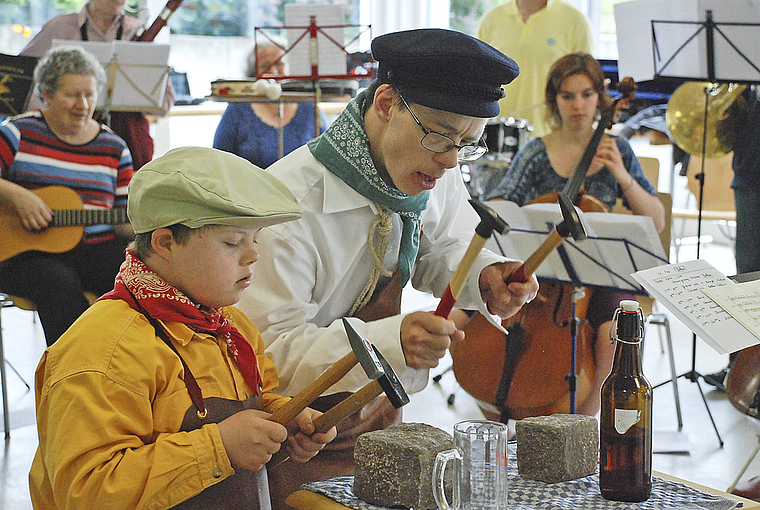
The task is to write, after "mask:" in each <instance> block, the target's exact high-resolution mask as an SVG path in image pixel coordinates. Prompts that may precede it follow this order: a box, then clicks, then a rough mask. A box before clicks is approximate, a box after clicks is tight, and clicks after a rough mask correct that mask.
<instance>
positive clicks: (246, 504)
mask: <svg viewBox="0 0 760 510" xmlns="http://www.w3.org/2000/svg"><path fill="white" fill-rule="evenodd" d="M203 403H204V404H205V405H206V411H207V414H206V417H205V418H204V419H203V420H201V419H200V418H199V417H198V408H197V407H195V405H193V406H191V407H190V409H188V410H187V412H186V413H185V417H184V419H183V420H182V426H181V427H180V431H181V432H189V431H191V430H196V429H199V428H201V427H202V426H204V425H207V424H209V423H219V422H220V421H223V420H226V419H227V418H229V417H230V416H232V415H233V414H235V413H238V412H240V411H243V410H245V409H261V397H258V396H254V397H251V398H249V399H248V400H228V399H224V398H217V397H209V398H204V399H203ZM284 446H285V445H284V444H283V447H284ZM172 508H173V509H176V510H212V509H219V510H270V509H271V504H270V500H269V488H268V487H267V468H266V466H264V467H262V468H261V469H259V470H258V471H250V470H247V469H236V470H235V474H234V475H232V476H230V477H228V478H225V479H224V480H222V481H221V482H219V483H216V484H214V485H212V486H211V487H208V488H206V489H205V490H204V491H203V492H201V493H200V494H198V495H196V496H193V497H192V498H190V499H188V500H187V501H184V502H182V503H180V504H179V505H177V506H174V507H172Z"/></svg>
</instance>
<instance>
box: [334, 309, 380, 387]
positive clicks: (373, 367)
mask: <svg viewBox="0 0 760 510" xmlns="http://www.w3.org/2000/svg"><path fill="white" fill-rule="evenodd" d="M343 329H345V330H346V336H347V337H348V343H350V344H351V349H352V350H353V351H354V354H356V359H357V361H358V362H359V364H360V365H361V367H362V368H363V369H364V373H366V374H367V377H369V378H370V379H371V380H373V381H374V380H375V379H377V378H379V377H380V376H382V375H383V373H384V370H383V365H382V363H381V362H380V359H379V358H378V356H377V353H376V352H375V349H373V348H372V344H371V343H369V340H367V338H366V337H365V336H364V335H363V334H362V332H361V331H359V330H358V329H356V328H354V327H353V326H352V325H351V323H350V322H349V321H348V319H346V318H345V317H343Z"/></svg>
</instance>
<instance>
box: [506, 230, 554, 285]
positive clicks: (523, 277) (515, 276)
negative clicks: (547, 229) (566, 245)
mask: <svg viewBox="0 0 760 510" xmlns="http://www.w3.org/2000/svg"><path fill="white" fill-rule="evenodd" d="M562 240H563V238H562V236H561V235H560V234H559V232H557V229H556V228H555V229H554V230H552V232H551V233H550V234H549V235H548V236H547V237H546V239H544V242H543V243H541V246H539V247H538V248H537V249H536V251H534V252H533V253H532V254H531V255H530V257H528V258H527V259H526V260H525V262H523V264H522V265H521V266H520V267H518V268H517V269H515V270H514V271H513V272H512V274H511V275H509V278H507V280H506V282H507V283H510V282H520V283H525V282H527V281H528V278H530V276H531V275H532V274H533V273H535V272H536V270H537V269H538V267H539V266H540V265H541V263H542V262H543V261H544V260H546V257H548V256H549V255H550V254H551V253H552V251H554V249H555V248H557V247H558V246H559V245H560V244H562Z"/></svg>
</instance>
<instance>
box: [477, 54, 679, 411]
mask: <svg viewBox="0 0 760 510" xmlns="http://www.w3.org/2000/svg"><path fill="white" fill-rule="evenodd" d="M546 104H547V106H548V112H549V115H551V116H552V119H551V120H552V121H553V123H554V125H555V128H554V130H553V131H552V132H551V133H549V134H547V135H546V136H544V137H542V138H537V139H535V140H533V141H531V142H530V143H529V144H527V145H526V146H525V147H524V148H522V149H521V150H520V151H519V153H518V154H517V155H516V157H515V161H514V162H513V164H512V166H511V167H510V169H509V171H508V172H507V174H506V175H505V176H504V179H503V180H502V182H501V183H499V185H498V186H497V187H496V188H494V189H493V190H492V191H490V192H488V193H487V194H486V199H487V200H490V199H497V198H503V199H506V200H511V201H513V202H516V203H517V204H519V205H524V204H527V203H529V202H532V201H545V200H540V199H539V197H542V196H544V195H546V194H550V193H555V195H553V197H554V198H553V200H552V201H556V192H559V191H562V189H563V188H564V186H565V184H566V182H567V180H568V178H569V177H570V176H571V174H572V173H573V170H574V169H575V168H576V166H577V164H578V162H579V161H580V160H581V157H582V155H583V153H584V152H585V150H586V146H587V145H588V144H589V141H590V140H591V139H592V136H593V134H594V124H595V121H596V120H598V116H599V113H600V111H604V110H605V109H607V108H608V107H609V106H610V104H611V100H610V99H609V96H608V95H607V91H606V89H605V84H604V74H603V72H602V69H601V67H600V66H599V64H598V63H597V61H596V60H595V59H594V58H593V57H592V56H591V55H588V54H586V53H573V54H570V55H567V56H565V57H563V58H561V59H559V60H558V61H557V62H555V63H554V65H553V66H552V68H551V69H550V71H549V77H548V81H547V85H546ZM583 188H584V189H583V190H582V191H583V192H584V193H585V194H586V197H588V196H590V199H591V201H592V202H595V203H597V204H599V205H600V206H601V207H600V208H598V209H597V210H605V209H606V210H607V211H609V210H610V209H611V208H612V207H613V206H614V204H615V202H616V200H617V199H618V198H622V199H623V203H624V204H625V205H626V206H627V207H628V208H630V209H631V210H632V211H633V213H634V214H639V215H646V216H650V217H651V218H652V219H653V220H654V224H655V227H656V228H657V230H658V231H659V230H662V228H663V226H664V224H665V211H664V208H663V205H662V203H661V202H660V200H659V199H658V198H657V192H656V190H655V188H654V187H653V186H652V184H651V183H649V181H647V179H646V177H644V174H643V171H642V169H641V166H640V165H639V162H638V160H637V159H636V157H635V156H634V154H633V151H632V149H631V147H630V145H629V144H628V142H627V141H626V140H625V139H623V138H620V137H616V136H604V137H603V138H602V140H601V142H600V143H599V147H598V149H597V151H596V154H595V155H594V157H593V160H592V162H591V165H590V166H589V169H588V172H587V175H586V178H585V181H584V185H583ZM620 299H634V297H633V296H630V297H628V296H627V295H626V297H624V296H623V295H622V294H621V293H619V292H614V291H608V290H596V291H594V293H593V295H592V296H591V298H590V300H589V303H588V308H587V313H586V319H587V320H588V321H589V322H590V324H591V326H592V327H593V330H594V331H595V332H596V340H595V341H594V342H593V344H592V345H593V351H594V361H595V374H594V377H593V383H592V386H591V393H590V395H591V397H590V398H588V399H586V401H585V402H582V403H580V402H579V406H578V412H579V413H582V414H588V415H594V414H596V412H597V411H598V410H599V388H600V387H601V384H602V382H603V381H604V378H605V377H606V376H607V375H608V374H609V371H610V366H611V362H612V355H613V353H614V346H612V344H610V342H609V329H610V326H611V319H612V315H613V313H614V311H615V308H616V307H617V306H618V303H619V301H620ZM526 313H527V311H526ZM537 370H540V367H537Z"/></svg>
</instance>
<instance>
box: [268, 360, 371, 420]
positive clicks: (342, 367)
mask: <svg viewBox="0 0 760 510" xmlns="http://www.w3.org/2000/svg"><path fill="white" fill-rule="evenodd" d="M357 363H358V360H357V358H356V353H355V352H353V351H351V352H349V353H348V354H346V355H345V356H343V357H342V358H341V359H339V360H338V361H336V362H335V363H333V364H332V365H331V366H330V368H328V369H327V370H325V371H324V372H323V373H322V375H320V376H319V377H318V378H317V379H316V380H315V381H314V382H313V383H311V384H310V385H309V386H307V387H306V388H304V389H303V390H301V392H300V393H298V394H297V395H296V396H294V397H293V398H292V399H291V400H290V401H289V402H287V403H286V404H285V405H283V406H282V407H280V408H279V409H277V410H276V411H275V412H274V413H272V417H271V418H270V419H271V420H272V421H275V422H277V423H279V424H281V425H285V424H286V423H288V422H289V421H290V420H292V419H293V418H295V417H296V416H298V414H299V413H300V412H301V411H303V410H304V409H306V408H307V407H309V405H310V404H311V403H312V402H314V399H316V398H317V397H318V396H320V395H321V394H322V393H324V392H325V391H326V390H327V389H328V388H330V386H332V385H333V384H335V383H336V382H338V381H340V380H341V379H342V378H343V376H345V375H346V374H347V373H348V371H349V370H351V369H352V368H353V367H354V366H356V364H357ZM328 428H329V427H328Z"/></svg>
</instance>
